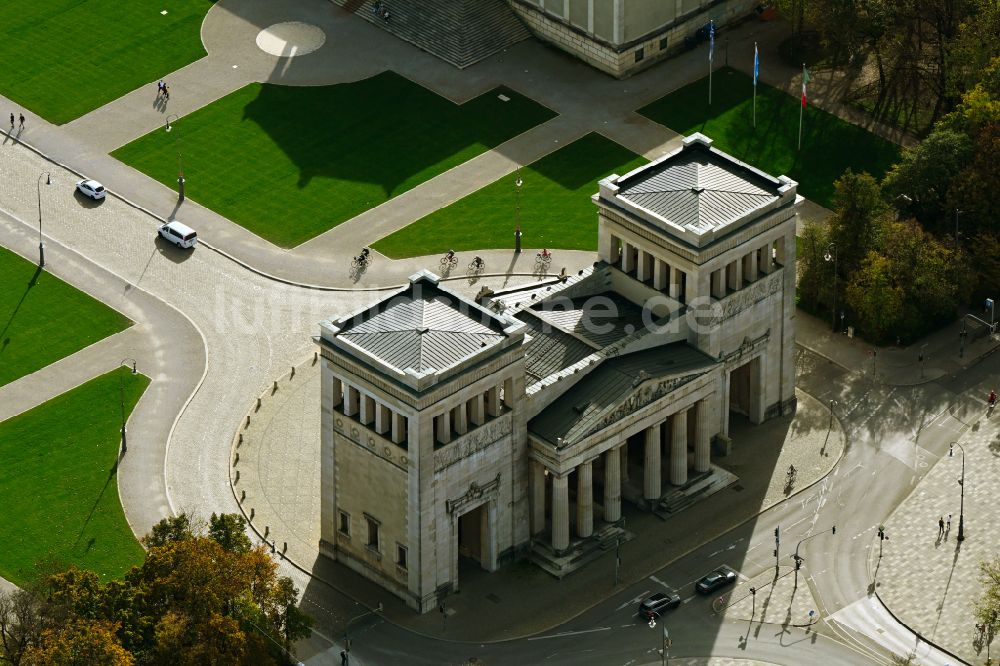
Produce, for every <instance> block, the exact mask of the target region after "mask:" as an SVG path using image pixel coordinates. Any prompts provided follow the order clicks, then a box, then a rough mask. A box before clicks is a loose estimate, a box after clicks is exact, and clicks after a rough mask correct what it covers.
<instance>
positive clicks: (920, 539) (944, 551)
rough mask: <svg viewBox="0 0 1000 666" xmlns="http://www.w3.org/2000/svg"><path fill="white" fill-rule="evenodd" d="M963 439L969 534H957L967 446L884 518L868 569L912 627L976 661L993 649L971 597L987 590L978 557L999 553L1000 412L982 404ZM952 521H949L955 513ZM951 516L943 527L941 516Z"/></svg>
mask: <svg viewBox="0 0 1000 666" xmlns="http://www.w3.org/2000/svg"><path fill="white" fill-rule="evenodd" d="M974 418H975V420H973V421H972V424H971V428H970V429H969V431H968V432H967V433H966V434H965V435H964V436H962V437H961V438H960V440H959V442H958V443H959V444H960V445H961V446H962V447H964V449H965V454H964V455H965V461H964V464H965V510H964V515H965V525H964V527H965V540H964V541H961V542H959V541H958V529H959V518H960V511H961V510H962V497H961V491H962V487H961V486H960V485H959V483H958V481H959V479H961V477H962V464H963V453H962V450H961V449H960V448H959V446H955V448H954V456H952V457H948V456H945V457H943V458H941V459H940V460H938V461H937V462H936V463H933V467H932V469H931V470H930V471H929V472H928V473H927V475H926V476H925V477H924V479H923V481H921V483H920V486H918V487H917V488H916V489H914V491H913V493H912V494H911V495H910V496H909V497H908V498H907V499H906V500H905V501H904V502H903V503H902V504H901V505H900V506H899V508H898V509H897V510H896V511H895V513H893V514H892V516H891V517H890V518H889V520H888V521H886V523H885V533H886V534H887V536H888V539H887V540H886V541H885V542H883V543H879V541H878V539H876V540H875V542H874V543H873V545H872V548H871V550H870V556H869V568H870V569H871V571H872V573H873V576H874V578H875V580H876V581H877V582H876V591H877V593H878V596H879V598H880V599H881V600H882V602H883V603H885V605H886V606H887V607H888V608H890V609H891V610H892V612H893V614H894V615H895V616H896V617H897V618H898V619H899V620H900V621H901V622H903V623H904V624H906V625H907V626H909V627H910V628H911V629H912V630H914V631H916V632H917V633H918V634H921V635H922V636H924V637H925V638H926V639H928V640H930V641H933V642H935V643H937V644H939V645H941V646H943V647H944V648H946V649H948V650H950V651H951V652H952V653H954V654H957V655H959V656H961V657H962V658H964V659H967V660H968V661H970V662H972V663H980V660H981V659H984V658H985V656H986V650H985V646H984V645H982V644H981V643H980V642H979V641H978V640H977V639H978V634H977V633H976V632H975V625H976V620H975V619H974V617H973V608H972V604H973V602H974V600H975V599H977V598H978V596H979V595H980V594H981V592H982V585H981V584H980V583H979V580H978V576H979V562H980V561H983V560H990V559H992V558H994V557H996V555H997V544H998V543H1000V517H998V515H997V512H996V495H997V490H998V485H997V479H1000V414H993V415H992V416H989V417H987V416H986V414H985V410H984V409H982V408H980V409H979V412H978V414H977V415H976V416H975V417H974ZM949 515H950V516H951V525H950V527H949V526H948V525H947V521H948V516H949ZM941 517H943V518H944V519H945V521H946V527H945V530H944V532H943V533H942V532H939V529H938V519H939V518H941Z"/></svg>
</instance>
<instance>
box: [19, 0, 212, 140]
mask: <svg viewBox="0 0 1000 666" xmlns="http://www.w3.org/2000/svg"><path fill="white" fill-rule="evenodd" d="M213 4H214V0H170V2H160V3H157V2H138V1H137V0H87V1H86V2H82V1H81V0H44V1H39V0H4V2H2V3H0V62H3V63H4V67H3V69H2V71H0V94H3V95H4V96H6V97H8V98H10V99H11V100H12V101H13V102H15V103H17V104H19V105H20V106H23V107H25V108H27V109H29V110H31V111H32V112H33V113H36V114H38V115H40V116H42V117H43V118H45V119H46V120H48V121H49V122H53V123H56V124H62V123H65V122H69V121H70V120H73V119H74V118H76V117H78V116H82V115H83V114H85V113H87V112H89V111H92V110H94V109H96V108H98V107H99V106H102V105H104V104H107V103H108V102H110V101H111V100H113V99H117V98H119V97H121V96H122V95H124V94H125V93H127V92H130V91H132V90H135V89H136V88H138V87H140V86H143V85H146V84H150V82H151V81H153V82H155V81H156V80H157V79H159V78H160V77H164V76H166V75H167V74H169V73H170V72H173V71H176V70H178V69H180V68H181V67H183V66H184V65H187V64H188V63H190V62H194V61H195V60H198V59H199V58H201V57H203V56H204V55H205V49H204V48H203V47H202V45H201V23H202V20H203V19H204V18H205V13H206V12H207V11H208V9H209V8H210V7H211V6H212V5H213ZM164 9H165V10H167V13H166V14H161V13H160V12H161V11H162V10H164ZM167 83H168V84H169V83H170V82H169V81H167ZM155 97H156V87H155V85H153V84H150V85H149V102H150V104H152V103H153V100H154V98H155ZM11 110H12V111H16V110H15V109H11ZM6 117H7V114H6V113H4V119H5V120H6Z"/></svg>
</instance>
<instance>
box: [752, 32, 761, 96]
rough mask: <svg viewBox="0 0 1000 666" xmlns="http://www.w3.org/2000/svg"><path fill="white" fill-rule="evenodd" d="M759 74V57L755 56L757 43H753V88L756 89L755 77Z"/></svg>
mask: <svg viewBox="0 0 1000 666" xmlns="http://www.w3.org/2000/svg"><path fill="white" fill-rule="evenodd" d="M759 73H760V57H759V56H758V55H757V42H754V43H753V87H754V88H756V87H757V75H758V74H759Z"/></svg>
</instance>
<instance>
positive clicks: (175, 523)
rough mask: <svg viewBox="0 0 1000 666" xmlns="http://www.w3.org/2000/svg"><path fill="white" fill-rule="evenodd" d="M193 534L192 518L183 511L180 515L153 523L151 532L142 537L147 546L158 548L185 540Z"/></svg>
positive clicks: (143, 543)
mask: <svg viewBox="0 0 1000 666" xmlns="http://www.w3.org/2000/svg"><path fill="white" fill-rule="evenodd" d="M193 536H194V530H193V529H192V527H191V520H190V519H189V518H188V516H187V514H186V513H182V514H180V515H179V516H171V517H168V518H164V519H163V520H161V521H160V522H158V523H156V524H155V525H153V529H152V530H150V532H149V534H147V535H146V536H144V537H143V538H142V545H144V546H145V547H146V548H156V547H158V546H164V545H166V544H168V543H174V542H177V541H185V540H187V539H190V538H192V537H193Z"/></svg>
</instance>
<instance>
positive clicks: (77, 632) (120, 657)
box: [23, 619, 135, 666]
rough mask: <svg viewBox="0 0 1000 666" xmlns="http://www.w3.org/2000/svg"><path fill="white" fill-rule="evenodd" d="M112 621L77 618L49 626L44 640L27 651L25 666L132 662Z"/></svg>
mask: <svg viewBox="0 0 1000 666" xmlns="http://www.w3.org/2000/svg"><path fill="white" fill-rule="evenodd" d="M116 630H117V626H116V625H115V624H113V623H110V622H104V621H94V620H81V619H76V620H73V621H72V622H70V623H69V624H67V625H64V626H62V627H60V628H58V629H46V630H45V631H44V632H43V633H42V638H41V642H40V644H39V645H38V646H37V647H31V648H29V649H28V651H27V653H26V654H25V655H24V661H23V663H24V664H25V666H94V665H95V664H100V666H132V665H133V664H135V659H133V657H132V655H131V654H129V653H128V652H127V651H126V650H125V648H123V647H122V646H121V643H119V642H118V637H117V635H116Z"/></svg>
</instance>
